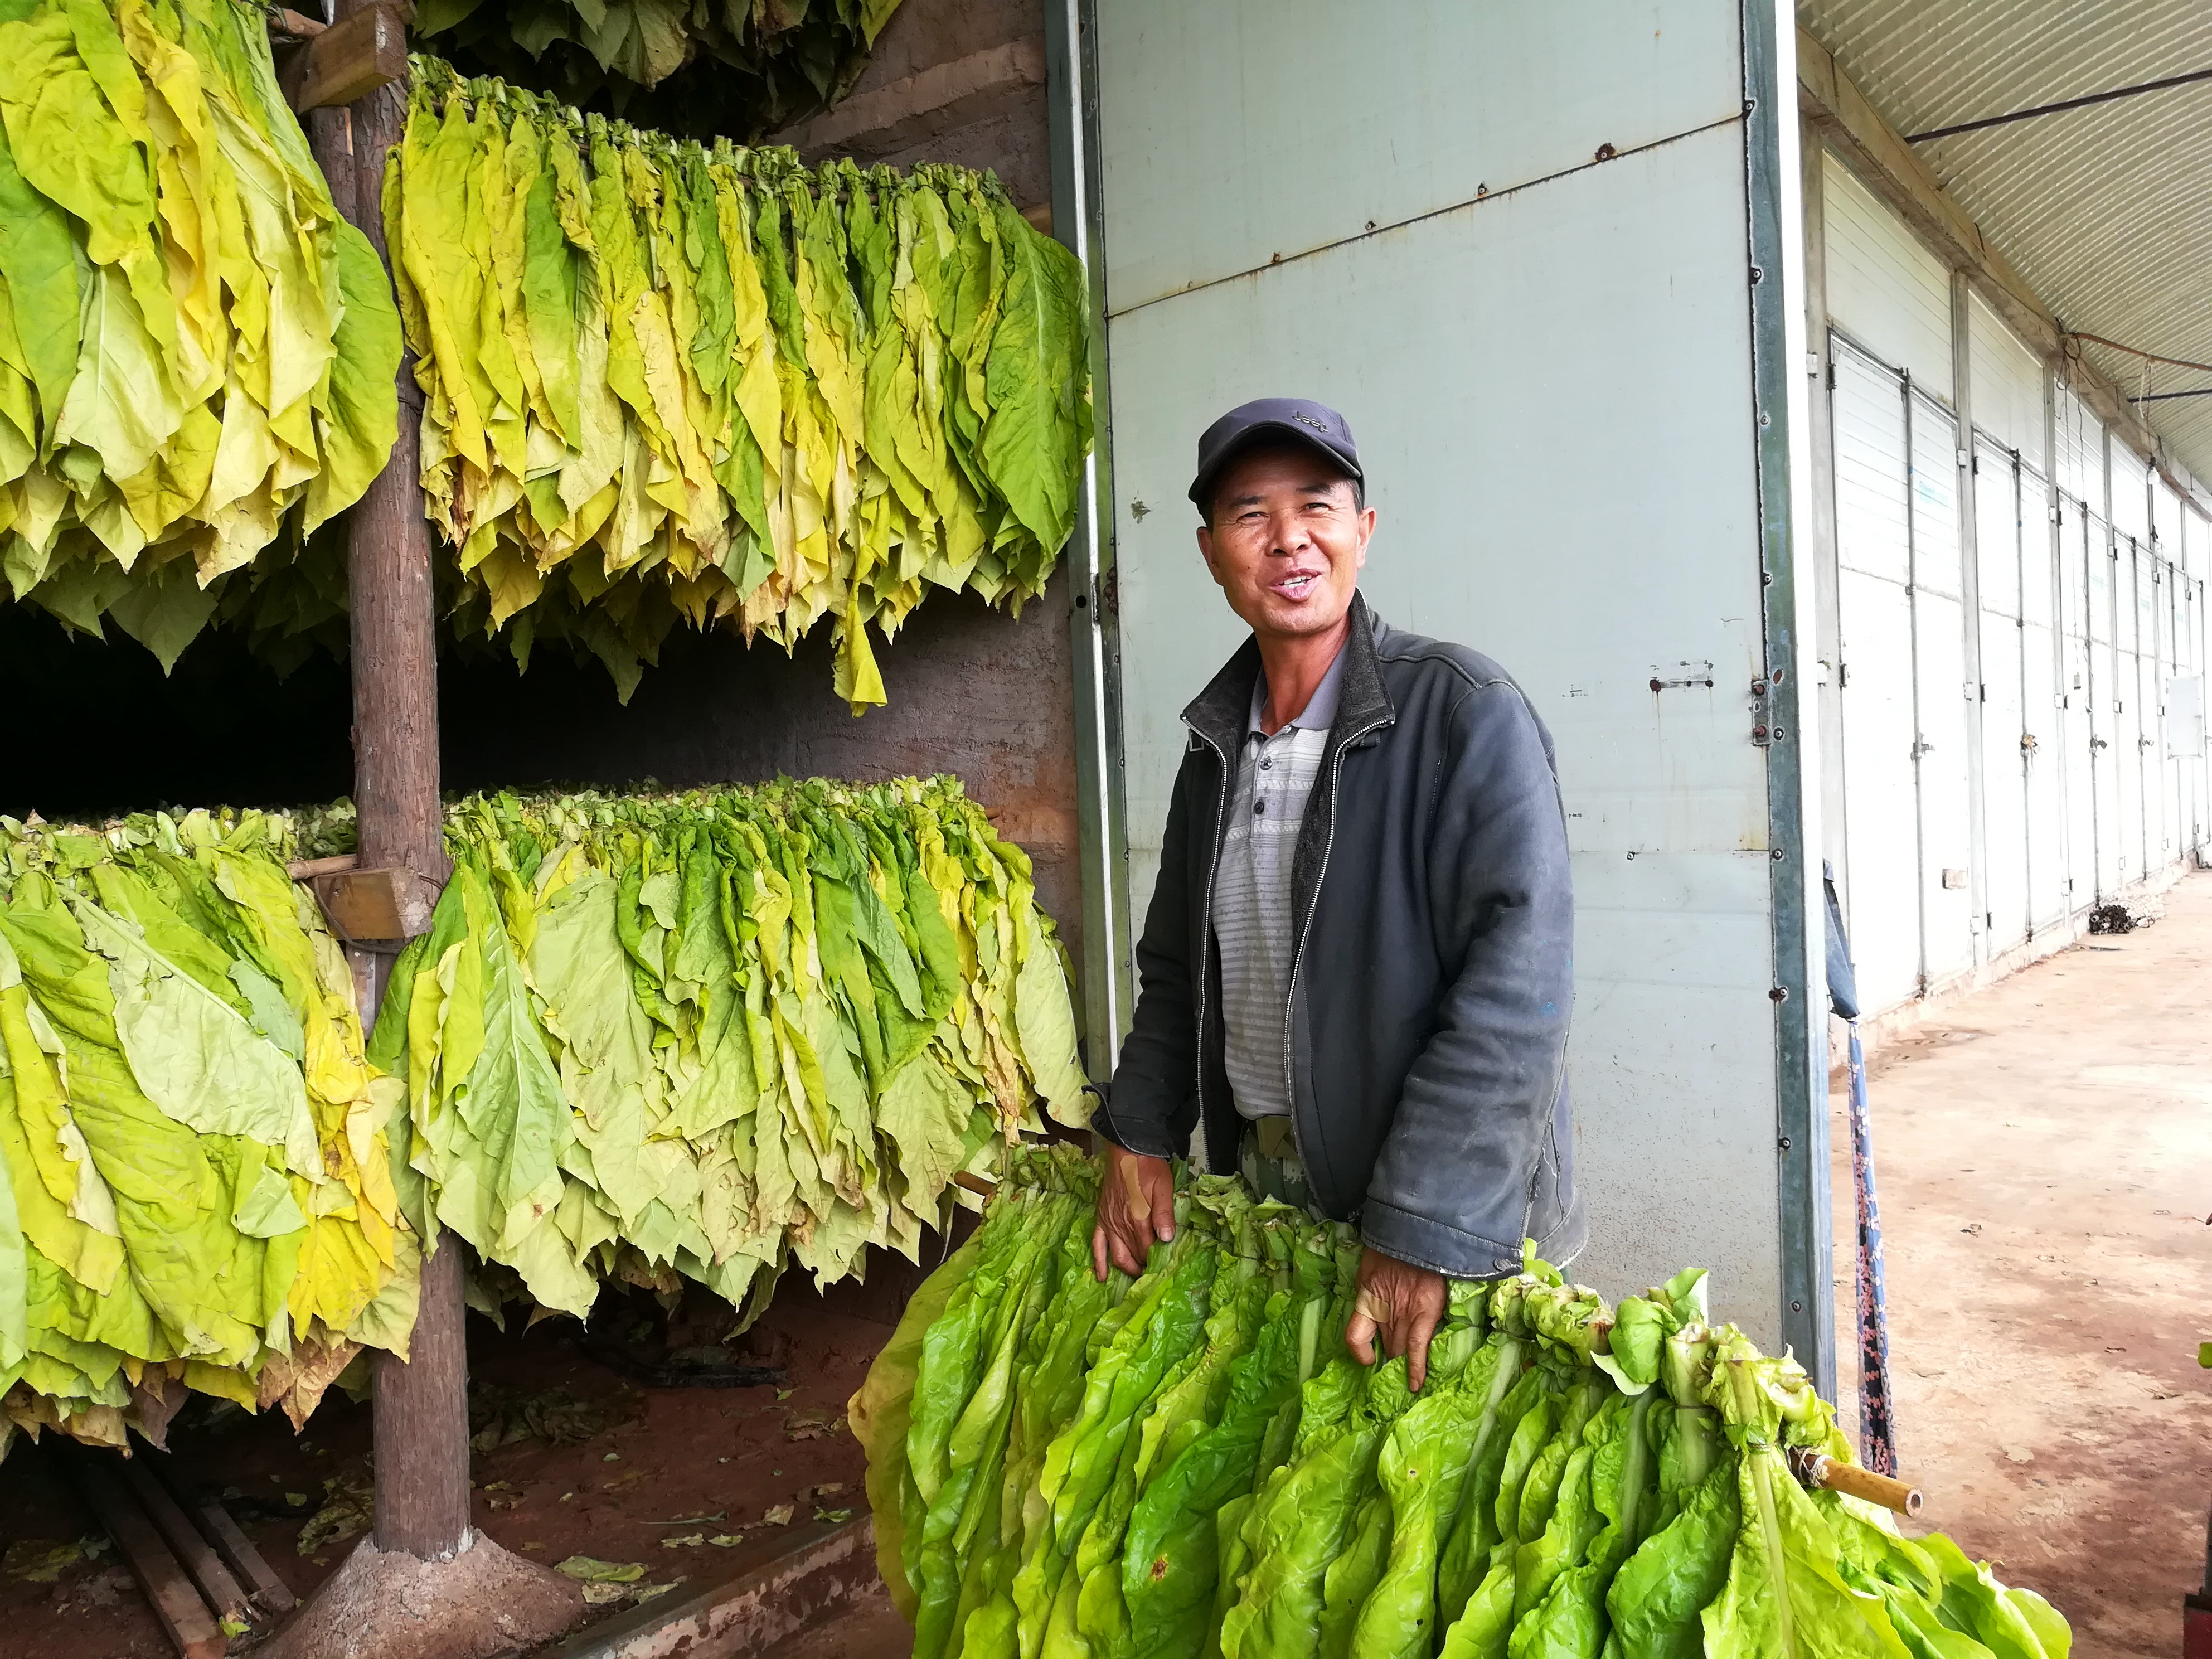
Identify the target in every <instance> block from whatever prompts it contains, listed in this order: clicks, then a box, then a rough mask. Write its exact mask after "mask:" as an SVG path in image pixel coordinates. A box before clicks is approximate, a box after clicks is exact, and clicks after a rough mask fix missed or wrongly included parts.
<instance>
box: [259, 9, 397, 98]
mask: <svg viewBox="0 0 2212 1659" xmlns="http://www.w3.org/2000/svg"><path fill="white" fill-rule="evenodd" d="M406 74H407V27H406V25H405V24H404V22H402V21H400V17H399V14H398V11H397V10H396V9H393V8H392V7H390V6H387V5H374V6H369V7H367V8H365V9H362V10H360V11H356V12H355V13H353V14H352V15H349V16H346V17H342V18H340V19H339V20H338V21H337V22H336V23H333V24H332V25H331V27H328V28H326V29H325V30H323V31H322V33H319V34H318V35H316V36H315V37H314V38H313V39H312V40H309V41H308V42H307V45H305V46H301V48H300V50H299V51H298V52H295V54H294V55H293V57H292V60H291V61H290V62H289V64H286V65H285V66H284V68H283V71H282V72H281V73H280V74H279V76H278V77H277V79H278V82H279V83H280V84H281V85H282V86H283V89H284V98H285V101H286V102H288V103H289V104H290V105H291V106H292V107H293V108H294V109H295V110H299V111H301V112H306V111H307V110H311V109H324V108H327V107H331V106H337V105H339V104H350V103H353V102H356V100H360V99H362V98H365V97H367V96H368V94H370V93H372V92H374V91H376V90H377V89H378V88H380V87H388V86H390V85H392V83H393V82H396V81H400V80H404V78H405V77H406Z"/></svg>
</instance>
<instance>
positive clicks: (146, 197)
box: [0, 0, 400, 669]
mask: <svg viewBox="0 0 2212 1659" xmlns="http://www.w3.org/2000/svg"><path fill="white" fill-rule="evenodd" d="M0 16H4V19H5V21H0V126H4V131H5V142H4V143H0V574H4V576H5V578H6V584H7V587H8V589H9V592H12V593H13V595H14V597H15V599H18V600H27V601H28V602H30V603H32V604H34V605H40V606H42V607H44V608H45V609H46V610H47V611H51V612H52V614H53V615H54V616H55V617H58V618H59V619H60V620H61V621H62V623H64V625H66V626H67V627H69V628H71V629H78V630H81V631H82V632H85V633H88V634H95V635H96V634H99V633H100V631H101V628H102V620H103V618H106V619H112V621H113V622H114V623H116V624H117V626H118V627H120V628H121V629H123V630H124V631H125V633H127V634H129V635H131V637H132V638H134V639H136V640H137V641H140V642H141V643H142V644H143V645H144V646H145V647H147V648H148V649H149V650H150V651H152V652H153V653H154V654H155V656H156V657H157V658H159V659H161V665H162V666H163V667H164V668H165V669H166V668H167V667H169V666H170V665H173V663H174V662H175V660H176V658H177V655H178V653H179V652H181V651H182V650H183V649H184V648H185V646H187V645H188V644H190V643H191V641H192V639H193V638H194V637H195V636H196V635H197V634H198V633H199V631H200V630H201V629H203V628H204V627H205V626H206V625H207V623H209V622H210V619H212V618H215V617H217V616H218V615H220V616H222V617H224V618H226V619H228V620H230V621H233V622H234V623H236V624H237V625H239V626H240V627H242V628H244V629H247V630H248V631H249V632H250V633H252V635H254V636H255V639H256V641H257V642H258V643H260V644H262V645H264V646H265V647H269V648H270V650H271V651H272V652H273V653H274V654H275V655H276V657H277V658H279V659H286V658H287V657H288V656H296V654H297V653H299V652H301V650H302V649H303V648H304V645H303V641H301V639H300V637H299V636H301V635H304V634H307V633H308V632H310V631H311V630H313V629H316V628H318V627H319V626H321V627H325V628H327V626H328V625H329V624H330V623H332V622H333V621H334V620H335V619H336V617H337V615H338V614H339V611H338V607H337V605H333V604H332V603H331V596H332V594H333V593H342V592H343V574H342V563H341V562H339V561H337V559H336V558H335V557H334V556H333V555H332V553H331V551H330V550H325V549H320V548H318V549H316V550H313V551H307V550H303V549H301V548H298V547H295V546H291V545H288V546H285V547H283V548H280V549H278V550H276V551H274V552H271V553H270V554H269V555H268V556H266V557H263V554H264V550H267V549H270V546H271V544H273V543H276V541H277V539H278V537H279V533H280V529H281V528H282V526H283V523H284V521H285V520H286V519H287V516H288V515H290V516H291V517H292V518H293V519H294V520H295V526H294V533H293V535H292V536H291V537H290V538H288V539H289V541H291V542H293V543H295V544H297V543H299V542H300V541H301V538H304V537H305V535H306V534H307V532H311V531H313V529H314V527H315V526H317V525H319V524H320V523H321V522H323V521H324V520H327V519H328V518H330V517H331V515H332V514H333V513H337V512H338V511H339V510H340V509H341V508H343V507H346V506H347V505H348V504H349V503H350V502H352V501H354V500H356V498H357V497H358V496H359V495H361V493H362V490H364V489H367V488H368V482H369V480H370V479H371V478H373V477H375V476H376V474H377V472H378V471H380V469H381V468H382V466H383V465H384V462H385V459H386V455H387V454H388V453H390V451H391V447H392V435H393V434H394V432H395V431H396V429H397V422H398V400H397V394H396V389H395V387H394V385H393V376H394V375H395V374H397V373H398V367H399V344H400V333H399V322H398V315H397V313H395V311H394V309H393V306H392V294H391V290H390V288H389V287H388V285H387V284H386V281H385V278H384V273H383V270H382V268H381V267H380V264H379V263H378V261H377V258H376V254H375V252H374V250H373V249H371V248H370V246H369V245H368V242H367V240H364V239H363V238H362V235H361V234H360V233H359V232H358V231H356V230H355V229H354V228H352V227H351V226H350V225H349V224H347V223H346V222H344V221H343V219H341V218H340V217H339V216H338V214H337V210H336V209H335V208H333V207H332V205H331V196H330V189H329V186H328V185H326V184H325V181H324V179H323V175H322V173H321V172H320V170H319V169H318V168H317V167H316V165H315V163H314V161H313V157H311V156H310V155H309V154H308V153H307V142H306V140H305V138H304V137H302V136H301V131H300V127H299V123H298V122H297V121H296V120H295V118H294V117H293V115H292V112H291V111H290V110H289V108H288V107H287V106H286V105H285V102H284V100H283V95H282V94H280V93H279V92H278V90H277V88H276V74H275V71H274V70H273V68H272V67H271V64H270V55H269V37H268V33H267V28H266V22H265V18H264V14H263V11H262V9H260V8H258V7H254V6H247V5H244V4H239V3H234V0H112V3H108V4H88V3H82V0H17V3H15V4H12V5H10V6H9V7H8V8H7V9H6V10H5V12H4V14H0ZM340 633H341V635H342V629H340Z"/></svg>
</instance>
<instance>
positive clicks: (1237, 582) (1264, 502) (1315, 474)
mask: <svg viewBox="0 0 2212 1659" xmlns="http://www.w3.org/2000/svg"><path fill="white" fill-rule="evenodd" d="M1357 500H1358V498H1357V496H1356V495H1355V494H1354V493H1353V489H1352V480H1351V479H1349V478H1347V477H1345V476H1344V475H1343V474H1341V473H1340V472H1338V471H1336V470H1335V469H1334V468H1333V467H1332V466H1330V465H1329V464H1328V462H1327V461H1326V460H1324V459H1322V457H1321V456H1320V455H1318V454H1316V453H1315V452H1314V451H1313V450H1312V449H1310V448H1309V447H1306V446H1305V445H1304V444H1297V443H1291V444H1284V445H1281V446H1273V445H1269V446H1265V447H1259V448H1255V449H1254V450H1252V451H1250V452H1249V453H1246V454H1243V455H1240V456H1238V457H1237V459H1234V460H1232V461H1231V463H1230V464H1229V465H1228V466H1227V468H1226V469H1225V470H1224V471H1223V472H1222V474H1221V481H1220V483H1219V484H1218V486H1217V487H1216V489H1215V491H1214V496H1213V522H1212V525H1211V526H1205V527H1202V528H1200V531H1199V532H1198V550H1199V551H1200V552H1201V553H1203V554H1204V555H1205V556H1206V568H1207V569H1209V570H1211V571H1212V573H1213V580H1216V581H1217V582H1219V583H1220V584H1221V590H1222V592H1224V593H1225V595H1227V597H1228V599H1229V608H1230V609H1231V611H1235V612H1236V613H1237V615H1238V616H1239V617H1243V619H1244V621H1245V622H1247V623H1249V624H1250V625H1251V629H1252V631H1253V632H1254V633H1255V634H1257V635H1260V637H1261V638H1262V639H1267V638H1269V637H1271V636H1272V637H1275V638H1296V637H1299V636H1303V635H1314V634H1325V633H1327V632H1328V631H1329V630H1330V629H1333V628H1334V627H1335V626H1336V625H1337V624H1338V623H1340V622H1342V621H1343V620H1344V613H1345V612H1346V611H1347V610H1349V609H1350V608H1351V605H1352V590H1353V588H1355V587H1356V586H1358V582H1359V568H1360V566H1362V565H1364V564H1365V563H1366V562H1367V538H1369V537H1370V536H1372V535H1373V534H1374V533H1375V509H1374V508H1373V507H1359V506H1358V505H1357Z"/></svg>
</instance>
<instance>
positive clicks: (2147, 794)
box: [2136, 542, 2174, 875]
mask: <svg viewBox="0 0 2212 1659" xmlns="http://www.w3.org/2000/svg"><path fill="white" fill-rule="evenodd" d="M2167 591H2168V587H2167V582H2166V565H2165V562H2163V561H2162V560H2160V557H2159V556H2158V548H2157V545H2156V544H2155V543H2151V542H2145V543H2143V544H2141V545H2139V546H2138V547H2137V548H2136V651H2137V653H2139V662H2138V665H2137V669H2136V684H2137V685H2138V686H2139V687H2140V688H2141V690H2140V692H2139V704H2138V706H2139V707H2140V708H2141V710H2142V714H2141V717H2140V718H2139V719H2138V720H2136V753H2137V754H2138V755H2139V756H2140V757H2141V759H2140V761H2139V763H2138V764H2140V766H2141V767H2142V788H2143V873H2144V874H2145V875H2154V874H2156V873H2157V872H2159V871H2161V870H2163V869H2165V868H2166V866H2167V865H2169V864H2171V863H2172V862H2173V857H2174V841H2173V820H2174V799H2173V783H2174V772H2173V768H2172V767H2171V766H2169V765H2168V764H2166V756H2165V752H2164V751H2165V747H2166V745H2165V744H2164V742H2163V741H2162V740H2161V738H2160V722H2161V721H2162V720H2164V719H2165V714H2166V683H2167V681H2169V680H2171V679H2172V678H2173V670H2172V647H2173V641H2172V616H2171V615H2170V614H2169V612H2168V611H2167V609H2166V593H2167Z"/></svg>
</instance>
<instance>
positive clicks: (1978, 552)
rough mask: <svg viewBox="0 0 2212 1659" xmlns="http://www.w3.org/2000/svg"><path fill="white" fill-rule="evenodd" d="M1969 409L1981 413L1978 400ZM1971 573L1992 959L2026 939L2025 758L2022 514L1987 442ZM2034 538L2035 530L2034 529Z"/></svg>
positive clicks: (2013, 477)
mask: <svg viewBox="0 0 2212 1659" xmlns="http://www.w3.org/2000/svg"><path fill="white" fill-rule="evenodd" d="M1975 395H1976V404H1975V407H1976V410H1977V411H1978V410H1979V409H1980V402H1979V397H1980V394H1979V393H1978V392H1977V393H1976V394H1975ZM1973 481H1974V568H1975V570H1976V572H1977V574H1978V577H1979V586H1980V592H1981V617H1980V626H1981V646H1982V663H1981V669H1982V678H1981V698H1982V856H1981V866H1982V878H1983V903H1984V907H1985V908H1984V921H1985V922H1986V924H1987V927H1988V930H1989V937H1988V941H1987V943H1988V949H1989V951H1990V952H1991V953H1995V952H1996V951H2003V950H2006V949H2008V948H2009V947H2010V946H2012V945H2017V944H2019V943H2020V942H2021V940H2022V939H2026V938H2027V930H2028V924H2029V917H2028V898H2027V889H2028V865H2029V862H2030V860H2031V858H2032V857H2033V854H2032V853H2031V851H2030V847H2029V837H2028V818H2027V752H2026V750H2023V749H2022V747H2021V732H2022V731H2023V730H2024V729H2025V727H2024V726H2023V724H2022V720H2021V700H2022V698H2023V697H2024V696H2026V695H2027V678H2026V674H2025V671H2024V669H2023V666H2022V664H2021V644H2022V632H2021V604H2020V596H2021V513H2020V476H2019V468H2018V464H2017V463H2015V461H2014V459H2013V458H2012V456H2011V455H2010V454H2009V453H2007V452H2006V451H2004V450H2002V449H2000V448H1999V447H1997V446H1996V444H1995V443H1993V442H1991V441H1990V440H1989V439H1988V438H1977V439H1976V440H1975V441H1974V472H1973ZM2037 528H2038V529H2041V528H2042V526H2040V525H2039V526H2037Z"/></svg>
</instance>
